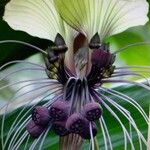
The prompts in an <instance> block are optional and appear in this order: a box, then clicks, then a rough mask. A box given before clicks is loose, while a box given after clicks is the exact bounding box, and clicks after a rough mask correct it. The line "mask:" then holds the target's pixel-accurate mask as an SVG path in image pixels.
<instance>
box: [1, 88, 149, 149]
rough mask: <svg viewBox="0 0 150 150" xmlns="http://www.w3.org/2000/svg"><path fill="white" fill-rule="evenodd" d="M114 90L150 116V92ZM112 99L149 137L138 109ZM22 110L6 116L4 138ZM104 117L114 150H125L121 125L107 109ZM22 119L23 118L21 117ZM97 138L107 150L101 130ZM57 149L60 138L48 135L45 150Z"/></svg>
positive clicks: (127, 125) (140, 89)
mask: <svg viewBox="0 0 150 150" xmlns="http://www.w3.org/2000/svg"><path fill="white" fill-rule="evenodd" d="M114 90H117V91H119V92H122V93H124V94H126V95H128V96H130V97H132V98H134V99H135V100H136V101H137V102H138V103H139V104H140V105H141V106H142V107H143V109H144V110H145V112H146V113H147V115H148V112H149V110H148V109H149V102H150V101H149V99H150V92H149V91H147V90H145V89H143V88H140V87H137V86H119V87H116V88H114ZM111 98H112V99H113V100H114V101H116V102H118V103H119V104H120V105H121V106H123V107H125V108H126V109H128V110H129V111H130V112H131V115H132V117H133V118H134V120H135V122H136V123H137V126H138V127H139V129H140V131H141V132H142V133H143V134H144V136H145V137H147V132H148V127H147V125H146V123H145V121H144V120H143V118H142V117H141V116H140V114H139V112H138V111H137V110H136V109H134V107H132V106H131V105H130V104H129V103H126V102H125V101H123V100H122V101H121V100H120V99H118V98H116V97H114V96H111ZM29 108H30V107H28V108H26V109H25V111H23V114H24V113H25V112H26V111H27V110H28V109H29ZM111 108H113V107H111ZM21 110H22V108H19V109H17V110H15V111H13V112H11V113H9V114H7V115H6V120H5V125H4V138H5V137H6V135H7V133H8V131H9V129H10V127H11V125H12V123H13V121H14V120H15V118H16V116H17V115H18V113H19V112H20V111H21ZM114 111H115V112H116V113H117V111H116V110H115V109H114ZM29 113H30V112H29ZM117 115H118V116H119V118H121V120H122V122H123V124H124V126H125V127H127V128H129V123H128V121H127V120H126V119H125V118H124V117H123V116H122V115H121V114H120V113H117ZM103 117H104V119H105V121H106V124H107V127H108V130H109V132H110V135H111V140H112V143H113V148H114V150H121V149H123V148H124V145H123V144H124V138H123V133H122V131H121V128H120V126H119V124H118V123H117V121H116V120H115V119H114V118H113V117H112V116H111V115H110V113H109V112H108V111H107V110H106V109H104V114H103ZM20 118H21V116H20ZM1 119H2V116H1ZM18 120H19V119H18ZM0 122H2V120H0ZM18 127H19V126H18ZM98 128H100V127H99V125H98ZM16 129H17V128H16ZM132 131H133V135H132V136H133V141H134V143H135V149H139V144H138V141H137V135H136V133H135V131H134V130H133V129H132ZM97 138H98V142H99V145H100V149H101V150H105V146H104V140H103V136H102V132H101V130H100V129H99V132H98V136H97ZM32 142H33V141H32V140H29V142H28V145H30V144H31V143H32ZM24 144H25V143H24ZM24 144H22V145H21V148H20V149H23V147H24ZM37 146H38V145H37ZM88 147H89V144H88V142H86V143H85V144H84V145H83V150H87V149H88ZM57 148H58V136H56V135H55V134H53V133H52V132H51V133H48V136H47V137H46V140H45V142H44V148H43V149H45V150H49V149H51V150H56V149H57Z"/></svg>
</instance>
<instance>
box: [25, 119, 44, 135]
mask: <svg viewBox="0 0 150 150" xmlns="http://www.w3.org/2000/svg"><path fill="white" fill-rule="evenodd" d="M26 129H27V131H28V132H29V134H30V135H31V136H32V137H33V138H38V137H39V136H40V135H41V134H42V133H43V132H44V130H45V128H44V127H42V126H39V125H37V124H35V122H34V121H33V120H31V121H29V123H28V124H27V126H26Z"/></svg>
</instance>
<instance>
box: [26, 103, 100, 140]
mask: <svg viewBox="0 0 150 150" xmlns="http://www.w3.org/2000/svg"><path fill="white" fill-rule="evenodd" d="M70 106H71V105H70V104H69V102H68V101H61V100H57V101H56V102H54V103H53V104H52V105H51V106H50V108H46V107H44V106H37V107H35V108H34V109H33V111H32V120H30V122H29V123H28V124H27V131H28V132H29V134H30V135H31V136H32V137H33V138H38V137H39V136H40V135H41V134H42V133H43V132H44V131H45V130H46V129H47V128H48V126H50V125H52V129H53V130H54V132H55V133H56V134H57V135H59V136H66V135H68V134H70V133H74V134H79V135H80V136H81V137H82V138H83V139H90V138H91V135H90V123H91V125H92V134H93V135H92V136H93V137H94V136H96V134H97V129H96V124H95V121H96V120H97V119H99V118H100V117H101V115H102V109H101V107H100V105H99V104H98V103H96V102H90V103H87V104H85V105H84V106H83V108H82V109H81V111H80V112H78V113H77V112H74V113H70Z"/></svg>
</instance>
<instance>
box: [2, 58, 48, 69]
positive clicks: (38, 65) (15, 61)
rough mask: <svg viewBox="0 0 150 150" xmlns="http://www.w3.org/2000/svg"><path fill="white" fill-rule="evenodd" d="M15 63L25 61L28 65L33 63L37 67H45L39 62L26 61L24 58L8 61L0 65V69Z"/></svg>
mask: <svg viewBox="0 0 150 150" xmlns="http://www.w3.org/2000/svg"><path fill="white" fill-rule="evenodd" d="M15 63H27V64H30V65H33V66H37V67H41V68H43V69H45V68H46V67H45V66H42V65H40V64H36V63H32V62H29V61H26V60H14V61H10V62H8V63H6V64H4V65H2V66H1V67H0V70H2V69H4V68H5V67H6V66H9V65H11V64H15Z"/></svg>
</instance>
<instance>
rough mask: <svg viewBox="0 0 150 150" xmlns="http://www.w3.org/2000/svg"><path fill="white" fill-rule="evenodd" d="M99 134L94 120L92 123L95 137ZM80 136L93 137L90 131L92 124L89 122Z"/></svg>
mask: <svg viewBox="0 0 150 150" xmlns="http://www.w3.org/2000/svg"><path fill="white" fill-rule="evenodd" d="M96 134H97V127H96V124H95V123H94V122H93V123H92V136H93V137H95V136H96ZM80 136H81V137H82V138H83V139H91V133H90V126H89V124H88V126H87V127H86V128H85V129H84V130H83V132H82V133H80Z"/></svg>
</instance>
